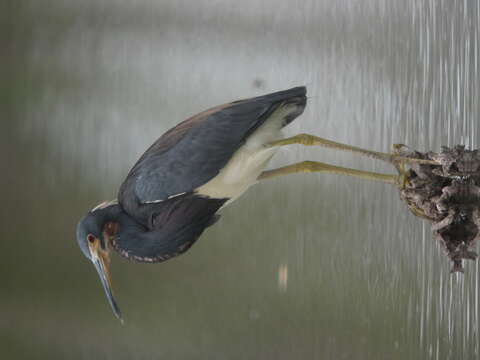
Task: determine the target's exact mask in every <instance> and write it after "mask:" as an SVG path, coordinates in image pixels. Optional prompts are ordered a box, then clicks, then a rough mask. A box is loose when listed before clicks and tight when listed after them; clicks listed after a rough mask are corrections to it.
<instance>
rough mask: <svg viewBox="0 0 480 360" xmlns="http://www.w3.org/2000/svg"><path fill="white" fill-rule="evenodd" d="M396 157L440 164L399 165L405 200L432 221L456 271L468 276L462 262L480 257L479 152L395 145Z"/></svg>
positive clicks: (413, 210)
mask: <svg viewBox="0 0 480 360" xmlns="http://www.w3.org/2000/svg"><path fill="white" fill-rule="evenodd" d="M394 154H396V155H400V156H403V157H411V158H415V159H425V160H433V161H435V162H437V163H438V165H433V164H425V163H402V164H399V165H397V169H398V170H399V172H400V174H401V175H403V177H404V179H405V181H403V183H402V184H401V185H400V186H399V187H400V198H401V199H402V200H404V201H405V202H406V203H407V205H408V207H409V208H410V210H411V211H412V213H413V214H415V215H416V216H420V217H422V218H425V219H427V220H430V221H431V222H432V231H433V234H434V237H435V239H437V240H438V241H439V242H440V244H441V245H442V248H443V249H444V250H445V252H446V254H447V255H448V257H449V258H450V259H451V260H452V262H453V267H452V272H458V271H460V272H463V266H462V261H463V259H468V260H475V259H476V258H477V256H478V255H477V253H476V252H475V251H473V250H472V249H473V247H474V246H475V244H476V243H477V241H478V240H479V238H480V152H479V151H478V150H467V149H465V146H463V145H457V146H455V147H453V148H448V147H443V148H442V151H441V152H440V153H435V152H427V153H422V152H419V151H414V150H411V149H410V148H408V147H407V146H405V145H396V146H395V147H394Z"/></svg>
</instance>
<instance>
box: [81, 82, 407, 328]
mask: <svg viewBox="0 0 480 360" xmlns="http://www.w3.org/2000/svg"><path fill="white" fill-rule="evenodd" d="M306 104H307V97H306V88H305V87H295V88H292V89H289V90H285V91H280V92H275V93H272V94H268V95H264V96H259V97H254V98H250V99H246V100H239V101H234V102H231V103H228V104H224V105H220V106H216V107H214V108H211V109H209V110H206V111H204V112H202V113H200V114H197V115H195V116H193V117H191V118H189V119H187V120H185V121H183V122H181V123H180V124H178V125H177V126H175V127H174V128H172V129H170V130H169V131H167V132H166V133H165V134H163V135H162V136H161V137H160V138H159V139H158V140H157V141H156V142H155V143H154V144H153V145H152V146H151V147H150V148H149V149H148V150H147V151H146V152H145V153H144V154H143V155H142V156H141V157H140V159H139V160H138V161H137V163H136V164H135V165H134V166H133V168H132V169H131V170H130V172H129V174H128V175H127V177H126V179H125V181H124V182H123V184H122V185H121V187H120V190H119V192H118V199H117V200H114V201H110V202H105V203H102V204H100V205H98V206H97V207H95V208H94V209H92V210H91V211H89V212H88V213H87V215H86V216H85V217H83V218H82V219H81V220H80V222H79V224H78V226H77V242H78V244H79V246H80V248H81V250H82V252H83V253H84V255H85V256H86V257H87V258H88V259H90V260H91V261H92V263H93V264H94V266H95V268H96V269H97V271H98V274H99V276H100V280H101V282H102V285H103V287H104V290H105V293H106V295H107V298H108V300H109V302H110V305H111V306H112V309H113V311H114V313H115V315H116V316H117V317H118V318H120V319H121V313H120V309H119V307H118V306H117V304H116V302H115V299H114V297H113V293H112V289H111V280H110V275H109V253H110V250H111V249H113V250H115V251H116V252H117V253H119V254H120V255H121V256H123V257H125V258H127V259H129V260H133V261H137V262H143V263H155V262H161V261H165V260H168V259H170V258H173V257H175V256H178V255H180V254H182V253H184V252H185V251H187V250H188V249H189V248H190V247H191V246H192V245H193V244H194V243H195V241H196V240H197V239H198V237H199V236H200V235H201V234H202V232H203V231H204V230H205V229H206V228H207V227H208V226H211V225H212V224H214V223H215V221H217V220H218V217H219V216H218V215H217V211H218V210H219V209H220V208H222V207H223V206H225V205H226V204H228V203H230V202H232V201H233V200H235V199H236V198H238V197H239V196H240V195H242V194H243V193H244V192H245V191H246V190H247V189H248V188H249V187H250V186H251V185H253V184H255V183H256V182H257V181H259V180H263V179H269V178H272V177H276V176H281V175H287V174H292V173H298V172H330V173H337V174H343V175H350V176H356V177H360V178H365V179H371V180H379V181H383V182H387V183H392V184H394V183H397V182H398V176H395V175H385V174H378V173H372V172H366V171H360V170H354V169H347V168H341V167H337V166H332V165H328V164H324V163H320V162H313V161H304V162H300V163H297V164H293V165H289V166H286V167H283V168H279V169H274V170H267V171H265V167H266V166H267V163H268V161H269V160H270V158H271V157H272V156H273V155H274V153H275V152H276V150H277V149H278V148H279V147H280V146H283V145H290V144H302V145H318V146H324V147H331V148H337V149H342V150H347V151H352V152H356V153H360V154H363V155H367V156H371V157H374V158H378V159H382V160H386V161H391V160H392V157H393V155H391V154H385V153H378V152H374V151H369V150H364V149H360V148H356V147H353V146H349V145H344V144H339V143H336V142H333V141H329V140H325V139H322V138H319V137H316V136H313V135H308V134H300V135H297V136H293V137H290V138H286V139H284V138H283V137H282V133H281V129H282V128H283V127H284V126H285V125H287V124H289V123H290V122H292V121H293V120H294V119H295V118H297V117H298V116H299V115H301V114H302V113H303V111H304V109H305V106H306ZM397 160H398V159H397ZM410 160H411V159H410Z"/></svg>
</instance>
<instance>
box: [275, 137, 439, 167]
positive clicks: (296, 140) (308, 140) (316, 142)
mask: <svg viewBox="0 0 480 360" xmlns="http://www.w3.org/2000/svg"><path fill="white" fill-rule="evenodd" d="M292 144H301V145H305V146H323V147H327V148H332V149H339V150H343V151H350V152H353V153H355V154H360V155H364V156H368V157H371V158H374V159H379V160H383V161H386V162H389V163H392V164H394V163H396V162H401V163H420V164H431V165H438V163H437V162H435V161H433V160H424V159H414V158H410V157H406V156H400V155H396V154H388V153H382V152H377V151H371V150H366V149H362V148H359V147H356V146H350V145H346V144H342V143H338V142H335V141H331V140H327V139H323V138H320V137H318V136H314V135H310V134H299V135H295V136H292V137H289V138H286V139H282V140H277V141H274V142H272V143H270V144H269V146H271V147H274V146H284V145H292Z"/></svg>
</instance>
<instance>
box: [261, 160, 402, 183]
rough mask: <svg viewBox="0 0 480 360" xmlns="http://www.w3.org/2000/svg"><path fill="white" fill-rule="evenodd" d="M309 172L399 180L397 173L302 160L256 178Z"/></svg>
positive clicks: (396, 181)
mask: <svg viewBox="0 0 480 360" xmlns="http://www.w3.org/2000/svg"><path fill="white" fill-rule="evenodd" d="M311 172H326V173H331V174H338V175H347V176H353V177H357V178H362V179H366V180H375V181H381V182H384V183H388V184H394V185H398V184H399V181H400V179H399V177H398V176H397V175H387V174H380V173H375V172H369V171H361V170H355V169H350V168H344V167H339V166H333V165H329V164H325V163H321V162H316V161H303V162H300V163H296V164H292V165H288V166H285V167H281V168H278V169H273V170H267V171H264V172H263V173H261V174H260V176H259V177H258V180H265V179H271V178H274V177H277V176H282V175H288V174H296V173H311Z"/></svg>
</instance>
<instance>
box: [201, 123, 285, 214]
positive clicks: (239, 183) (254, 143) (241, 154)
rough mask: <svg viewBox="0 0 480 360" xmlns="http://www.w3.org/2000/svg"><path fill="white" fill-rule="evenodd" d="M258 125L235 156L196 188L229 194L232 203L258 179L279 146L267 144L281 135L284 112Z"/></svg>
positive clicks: (216, 195) (217, 195) (210, 193)
mask: <svg viewBox="0 0 480 360" xmlns="http://www.w3.org/2000/svg"><path fill="white" fill-rule="evenodd" d="M276 115H277V117H278V118H277V119H275V118H274V119H269V120H268V122H266V123H265V124H263V125H262V126H261V127H259V128H258V129H257V130H256V131H255V132H254V133H253V134H252V135H251V136H250V137H249V138H248V139H247V141H246V142H245V144H244V145H243V146H241V147H240V148H239V149H238V150H237V151H236V152H235V154H234V155H233V156H232V158H231V159H230V161H229V162H228V163H227V165H226V166H225V167H224V168H223V169H222V170H221V171H220V173H219V174H218V175H217V176H215V177H214V178H213V179H211V180H210V181H209V182H207V183H206V184H204V185H202V186H200V187H199V188H197V189H196V192H197V193H198V194H201V195H206V196H209V197H212V198H217V199H218V198H229V199H230V200H229V201H228V202H227V203H226V204H225V205H227V204H229V203H231V202H232V201H234V200H235V199H237V198H238V197H239V196H240V195H242V194H243V193H244V192H245V191H247V189H248V188H249V187H250V186H252V185H253V184H255V183H256V182H257V178H258V176H259V175H260V174H261V173H262V171H263V170H264V169H265V167H266V166H267V164H268V161H269V160H270V159H271V158H272V156H273V155H274V154H275V152H276V150H277V149H278V148H277V147H266V146H265V145H266V144H268V143H270V142H272V141H275V140H278V139H281V138H282V132H281V124H282V121H283V116H282V115H284V114H276ZM272 117H273V116H272Z"/></svg>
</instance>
